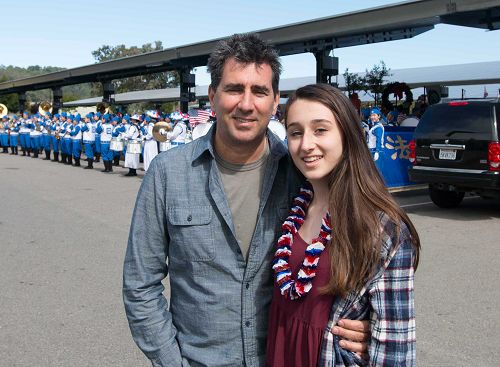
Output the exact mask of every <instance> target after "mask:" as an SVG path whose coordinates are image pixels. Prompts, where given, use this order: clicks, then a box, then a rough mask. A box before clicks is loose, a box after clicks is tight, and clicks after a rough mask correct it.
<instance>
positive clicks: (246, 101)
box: [238, 91, 254, 112]
mask: <svg viewBox="0 0 500 367" xmlns="http://www.w3.org/2000/svg"><path fill="white" fill-rule="evenodd" d="M253 104H254V99H253V94H252V93H251V92H250V91H245V92H244V93H243V94H242V95H241V99H240V103H239V104H238V107H239V108H240V110H242V111H245V112H248V111H252V110H253Z"/></svg>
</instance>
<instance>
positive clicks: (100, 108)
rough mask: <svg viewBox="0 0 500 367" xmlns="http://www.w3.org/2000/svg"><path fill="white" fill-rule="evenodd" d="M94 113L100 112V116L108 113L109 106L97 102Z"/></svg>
mask: <svg viewBox="0 0 500 367" xmlns="http://www.w3.org/2000/svg"><path fill="white" fill-rule="evenodd" d="M95 111H96V112H100V113H101V114H102V115H104V114H105V113H109V105H108V104H107V103H104V102H99V103H98V104H97V105H96V107H95Z"/></svg>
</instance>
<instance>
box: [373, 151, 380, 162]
mask: <svg viewBox="0 0 500 367" xmlns="http://www.w3.org/2000/svg"><path fill="white" fill-rule="evenodd" d="M378 157H379V154H378V152H375V154H374V155H373V160H374V161H378Z"/></svg>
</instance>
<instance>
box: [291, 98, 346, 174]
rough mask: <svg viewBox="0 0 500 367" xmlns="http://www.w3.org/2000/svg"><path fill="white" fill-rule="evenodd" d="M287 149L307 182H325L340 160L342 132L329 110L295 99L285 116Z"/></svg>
mask: <svg viewBox="0 0 500 367" xmlns="http://www.w3.org/2000/svg"><path fill="white" fill-rule="evenodd" d="M287 137H288V150H289V151H290V155H291V157H292V159H293V162H294V163H295V166H296V167H297V168H298V169H299V170H300V172H302V174H303V175H304V176H305V177H306V178H307V179H308V180H309V181H310V182H311V183H314V182H315V181H316V182H321V183H323V184H327V183H328V175H329V174H330V172H331V171H332V170H333V169H334V168H335V166H337V164H338V162H339V161H340V159H341V158H342V152H343V145H342V132H341V130H340V127H339V125H338V123H337V121H336V120H335V117H334V116H333V113H332V111H330V109H329V108H327V107H326V106H324V105H323V104H321V103H319V102H314V101H309V100H304V99H298V100H296V101H295V102H293V103H292V105H291V106H290V108H289V111H288V116H287Z"/></svg>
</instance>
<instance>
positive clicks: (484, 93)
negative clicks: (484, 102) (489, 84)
mask: <svg viewBox="0 0 500 367" xmlns="http://www.w3.org/2000/svg"><path fill="white" fill-rule="evenodd" d="M486 97H488V92H487V91H486V86H485V87H484V92H483V98H486Z"/></svg>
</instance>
